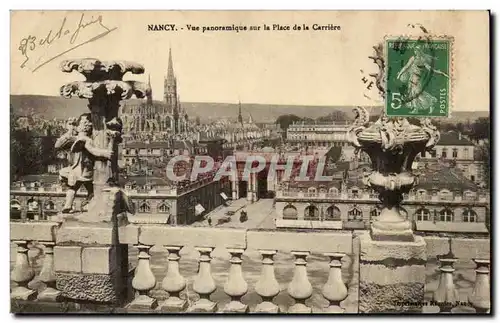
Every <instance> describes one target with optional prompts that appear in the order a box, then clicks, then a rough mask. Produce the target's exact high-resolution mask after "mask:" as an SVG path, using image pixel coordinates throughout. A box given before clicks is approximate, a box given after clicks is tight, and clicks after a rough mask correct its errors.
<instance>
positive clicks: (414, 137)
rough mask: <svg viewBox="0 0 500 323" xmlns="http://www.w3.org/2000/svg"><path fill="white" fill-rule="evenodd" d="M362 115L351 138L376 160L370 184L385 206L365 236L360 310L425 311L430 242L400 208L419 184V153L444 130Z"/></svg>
mask: <svg viewBox="0 0 500 323" xmlns="http://www.w3.org/2000/svg"><path fill="white" fill-rule="evenodd" d="M355 112H356V114H357V118H356V120H355V122H354V125H353V126H352V127H351V128H350V129H349V131H348V134H347V136H348V139H349V141H350V142H351V144H352V145H354V147H355V148H356V149H358V150H362V151H363V152H366V153H367V154H368V155H369V156H370V159H371V161H372V168H373V169H372V173H371V174H370V175H369V176H368V178H367V180H366V182H367V185H368V187H370V188H371V189H374V190H375V191H377V192H378V193H379V198H380V200H381V202H382V205H383V209H382V211H381V213H380V216H379V217H378V219H377V220H376V221H375V222H373V224H372V225H371V228H370V232H366V233H365V234H362V235H361V236H360V248H361V250H360V262H359V263H360V278H359V280H360V286H359V310H360V312H362V313H381V312H421V310H422V307H423V305H424V285H425V264H426V262H427V255H426V243H425V241H424V239H423V238H422V237H420V236H415V235H414V234H413V231H412V228H411V223H410V222H409V221H408V220H406V219H405V218H404V217H403V216H402V214H401V211H400V208H401V206H400V205H401V202H402V200H403V194H407V193H408V192H409V191H410V190H411V188H412V187H413V185H414V182H415V177H414V176H413V174H412V168H411V167H412V163H413V160H414V159H415V157H416V155H417V154H418V153H420V152H422V151H425V150H429V149H432V148H433V147H434V145H435V144H436V143H437V142H438V141H439V132H438V131H437V129H436V128H435V127H434V126H432V124H431V123H430V121H429V120H428V119H422V120H421V125H420V126H416V125H412V124H410V123H409V122H408V120H406V119H401V118H395V119H389V118H388V117H387V116H386V115H385V114H382V115H381V117H380V118H379V120H377V121H376V122H375V123H369V115H368V112H367V111H366V109H364V108H360V107H358V108H356V109H355Z"/></svg>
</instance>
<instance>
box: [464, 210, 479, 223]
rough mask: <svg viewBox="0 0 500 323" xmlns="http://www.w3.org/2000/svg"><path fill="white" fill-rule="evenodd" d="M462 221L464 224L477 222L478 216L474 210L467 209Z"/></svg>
mask: <svg viewBox="0 0 500 323" xmlns="http://www.w3.org/2000/svg"><path fill="white" fill-rule="evenodd" d="M462 220H463V221H464V222H476V221H477V214H476V212H474V210H471V209H466V210H464V212H463V213H462Z"/></svg>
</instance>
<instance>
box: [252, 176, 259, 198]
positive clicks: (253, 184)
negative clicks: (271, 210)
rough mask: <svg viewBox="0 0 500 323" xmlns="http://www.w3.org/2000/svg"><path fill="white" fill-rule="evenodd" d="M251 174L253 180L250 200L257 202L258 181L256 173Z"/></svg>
mask: <svg viewBox="0 0 500 323" xmlns="http://www.w3.org/2000/svg"><path fill="white" fill-rule="evenodd" d="M251 176H252V177H253V181H252V187H253V190H252V202H257V200H258V199H259V197H258V196H257V193H258V186H259V181H258V178H257V174H252V175H251Z"/></svg>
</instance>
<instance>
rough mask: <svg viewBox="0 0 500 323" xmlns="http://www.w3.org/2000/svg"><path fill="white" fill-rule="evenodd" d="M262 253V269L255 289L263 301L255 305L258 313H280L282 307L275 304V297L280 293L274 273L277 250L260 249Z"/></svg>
mask: <svg viewBox="0 0 500 323" xmlns="http://www.w3.org/2000/svg"><path fill="white" fill-rule="evenodd" d="M259 252H260V254H261V255H262V271H261V273H260V277H259V281H258V282H257V284H256V285H255V291H256V292H257V294H259V296H260V297H262V302H261V303H260V304H258V305H257V307H255V312H257V313H279V312H280V309H279V307H278V306H277V305H275V304H273V298H274V297H275V296H276V295H278V294H279V293H280V285H279V284H278V281H277V280H276V276H275V275H274V260H273V257H274V255H275V254H276V250H259Z"/></svg>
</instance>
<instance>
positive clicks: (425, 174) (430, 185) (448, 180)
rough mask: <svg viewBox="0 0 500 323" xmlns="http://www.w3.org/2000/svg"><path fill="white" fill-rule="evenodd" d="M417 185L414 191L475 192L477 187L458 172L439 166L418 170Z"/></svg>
mask: <svg viewBox="0 0 500 323" xmlns="http://www.w3.org/2000/svg"><path fill="white" fill-rule="evenodd" d="M420 172H421V174H420V176H419V180H418V184H417V185H415V189H419V188H423V189H426V190H430V189H438V190H440V189H443V188H446V189H449V190H450V191H454V190H459V191H465V190H471V191H477V190H478V187H477V186H476V184H474V183H473V182H472V181H470V180H469V179H467V178H466V177H464V176H463V175H461V174H460V171H458V170H455V169H453V168H450V167H447V166H445V165H441V164H435V165H429V167H428V168H424V169H421V170H420Z"/></svg>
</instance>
